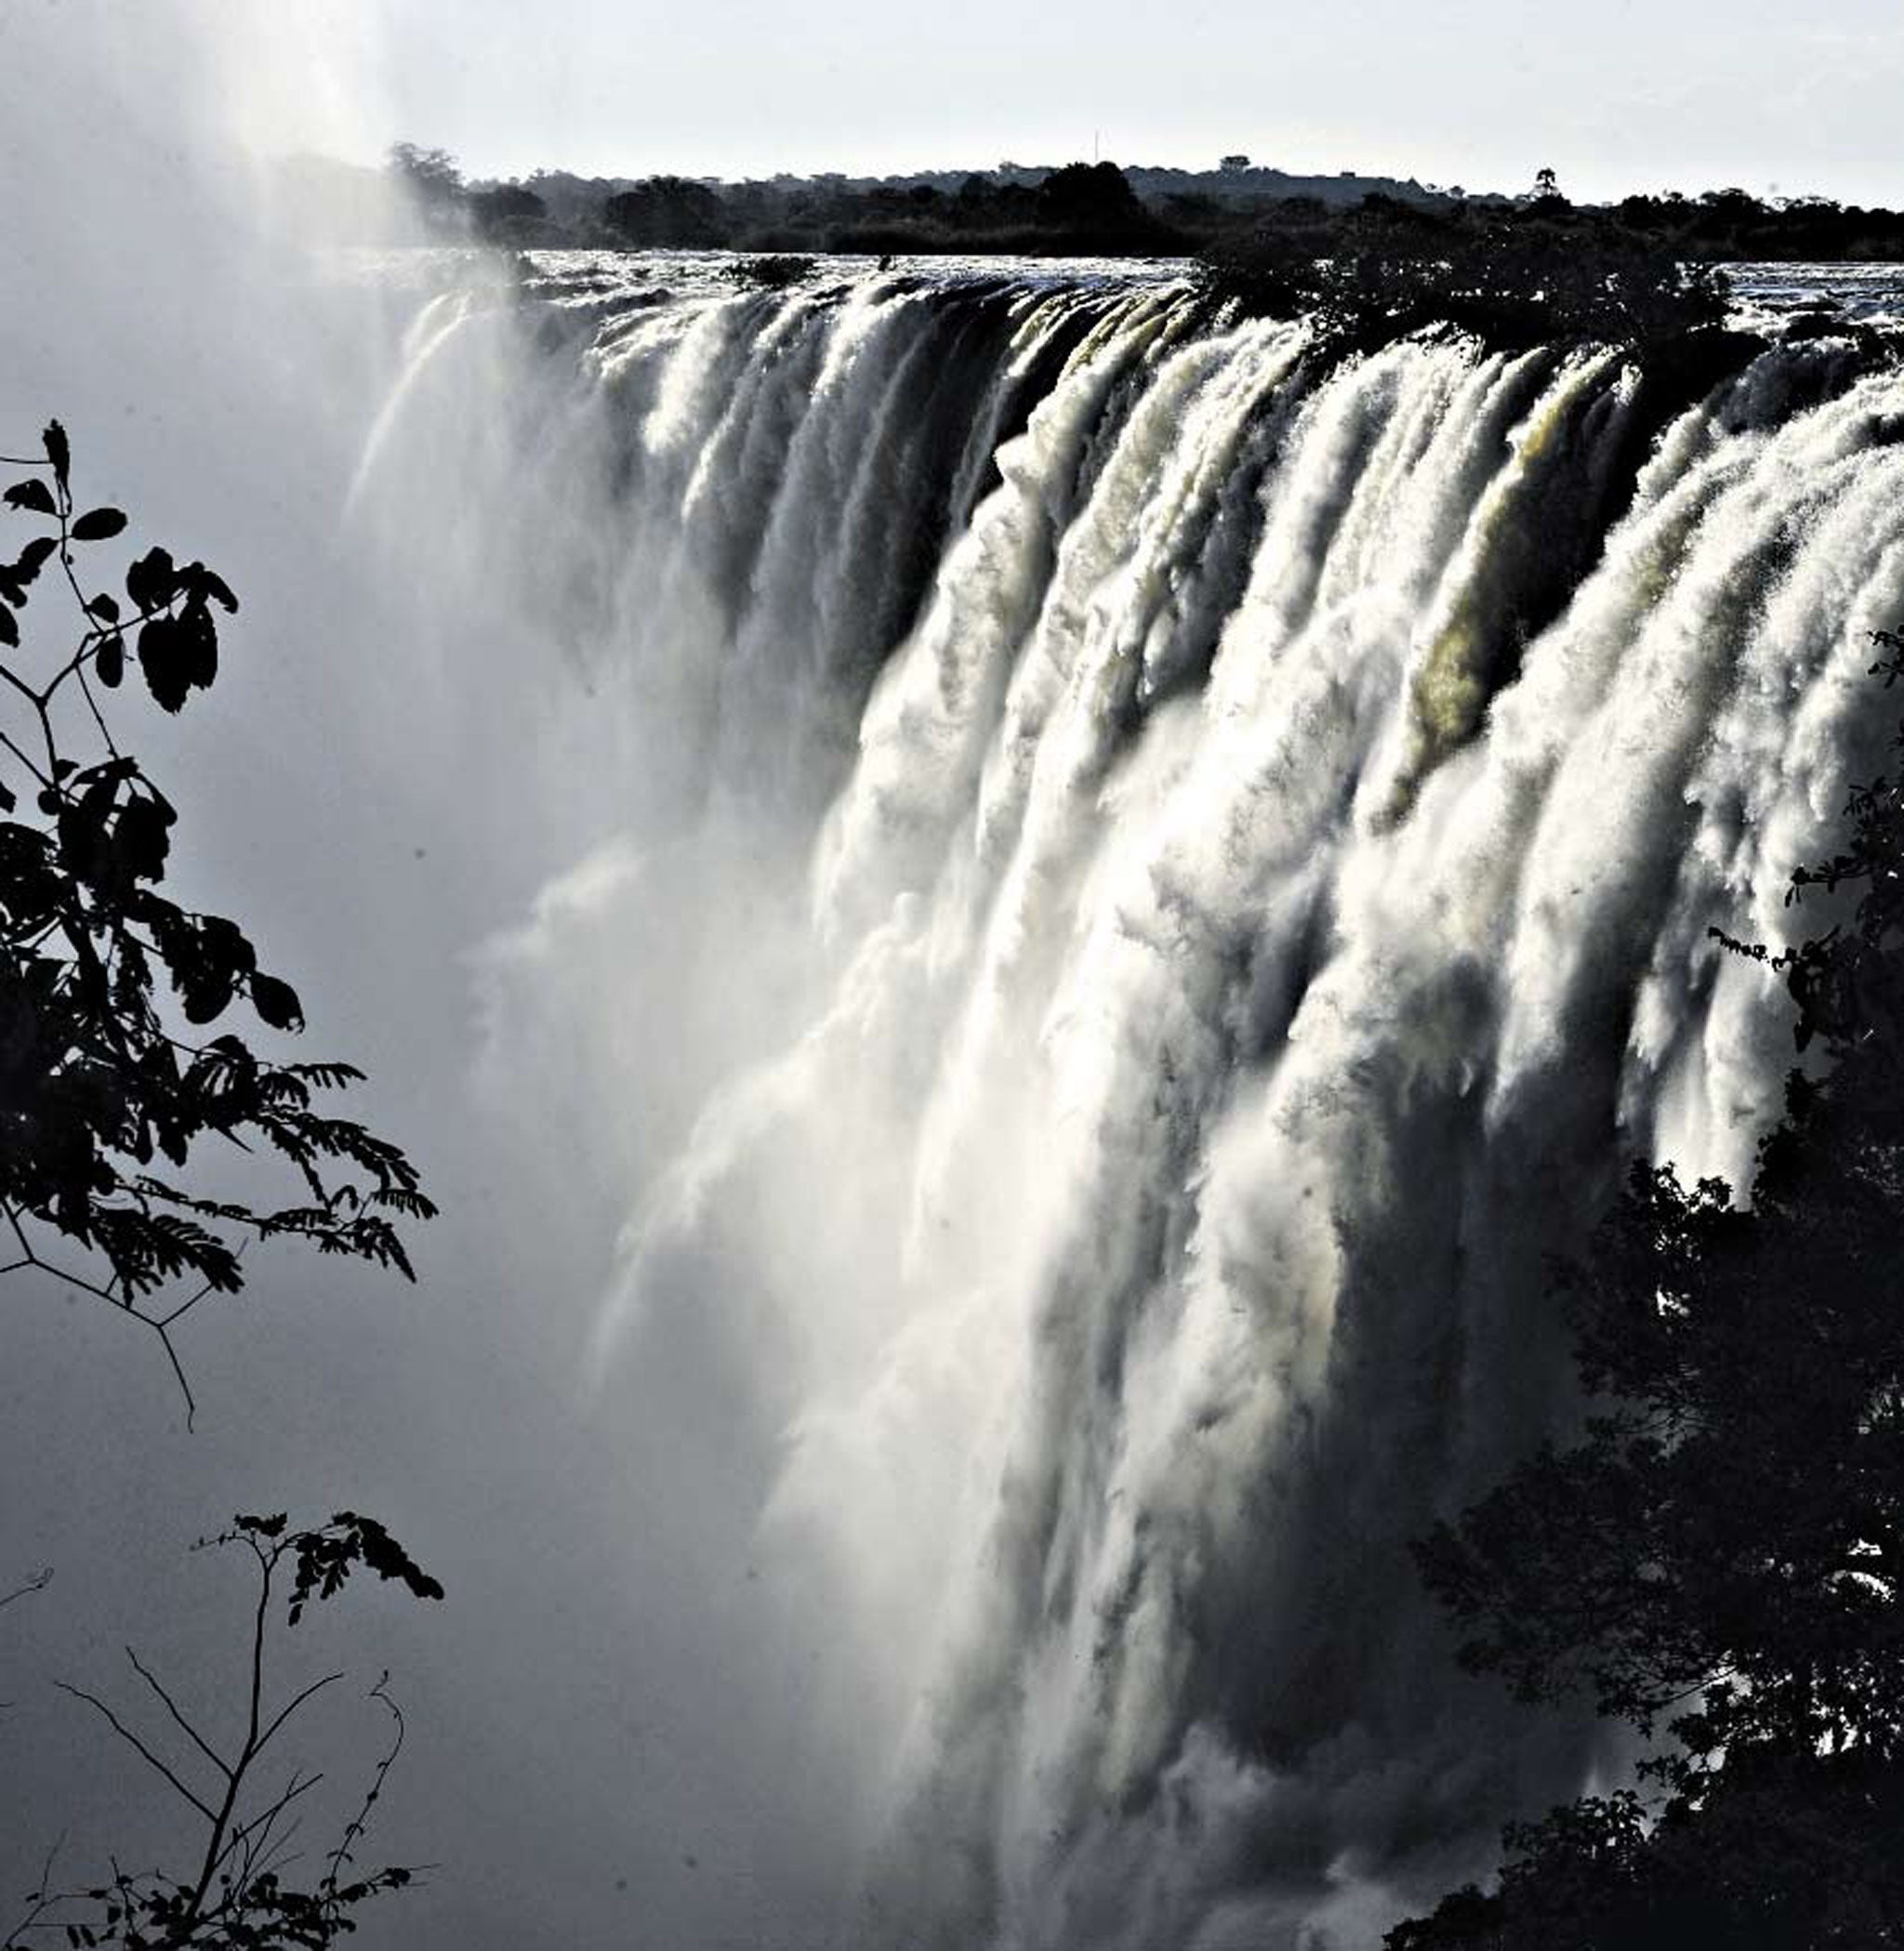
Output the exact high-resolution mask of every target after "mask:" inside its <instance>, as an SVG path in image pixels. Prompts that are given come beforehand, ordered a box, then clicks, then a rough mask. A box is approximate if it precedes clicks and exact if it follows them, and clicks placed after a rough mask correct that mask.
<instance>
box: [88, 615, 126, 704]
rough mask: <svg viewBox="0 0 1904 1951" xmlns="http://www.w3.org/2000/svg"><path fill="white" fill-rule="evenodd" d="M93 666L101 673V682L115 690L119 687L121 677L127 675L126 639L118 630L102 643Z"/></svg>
mask: <svg viewBox="0 0 1904 1951" xmlns="http://www.w3.org/2000/svg"><path fill="white" fill-rule="evenodd" d="M93 668H94V669H95V670H96V671H97V672H98V673H99V682H100V683H101V684H103V685H105V686H107V688H108V689H110V690H113V691H116V690H117V689H118V688H119V682H120V679H123V678H124V677H125V675H126V639H125V638H123V637H121V636H120V635H119V633H118V632H117V631H116V630H115V631H114V632H113V633H112V636H110V637H108V638H106V639H104V640H103V641H102V642H101V643H100V645H99V653H98V655H97V656H95V657H94V659H93Z"/></svg>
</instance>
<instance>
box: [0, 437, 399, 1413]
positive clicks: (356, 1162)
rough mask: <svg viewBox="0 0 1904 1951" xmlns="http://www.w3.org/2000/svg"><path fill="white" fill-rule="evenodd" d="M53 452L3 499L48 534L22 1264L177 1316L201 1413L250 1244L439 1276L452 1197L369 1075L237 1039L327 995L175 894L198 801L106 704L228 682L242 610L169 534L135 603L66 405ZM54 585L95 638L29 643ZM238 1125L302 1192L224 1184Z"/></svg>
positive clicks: (7, 1047) (16, 1142)
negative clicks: (437, 1257) (134, 745)
mask: <svg viewBox="0 0 1904 1951" xmlns="http://www.w3.org/2000/svg"><path fill="white" fill-rule="evenodd" d="M44 450H45V451H44V455H43V456H42V457H41V458H38V459H31V460H13V461H11V462H10V465H13V466H16V467H21V468H27V469H28V470H30V471H28V473H27V474H26V475H25V477H24V478H23V479H21V480H19V481H15V482H14V483H13V484H12V485H11V486H10V487H8V488H7V490H6V492H5V494H4V496H0V501H4V506H5V508H6V509H7V511H8V512H9V513H10V514H11V515H12V516H13V517H14V518H15V519H16V520H19V521H25V522H26V523H28V524H30V525H31V527H32V528H33V531H34V533H33V534H31V535H30V536H28V537H27V538H26V539H25V541H24V542H23V544H22V546H21V547H20V550H19V553H18V554H17V555H14V556H13V557H11V559H10V560H7V559H5V558H0V711H4V716H0V815H6V816H7V817H4V818H0V1227H4V1230H5V1232H6V1233H7V1236H8V1240H9V1244H10V1247H11V1249H12V1251H11V1255H10V1257H9V1258H7V1259H6V1260H5V1261H4V1262H0V1271H4V1272H18V1271H20V1270H24V1269H27V1268H44V1269H46V1270H47V1271H49V1272H54V1273H56V1274H58V1275H59V1276H60V1277H61V1278H62V1279H64V1280H66V1281H68V1282H70V1283H71V1284H72V1285H73V1286H75V1287H79V1288H83V1289H85V1290H86V1291H87V1292H89V1293H92V1294H96V1295H98V1296H99V1298H102V1299H104V1300H106V1301H108V1302H110V1303H111V1304H112V1306H114V1307H116V1308H118V1309H119V1310H121V1311H122V1312H124V1313H125V1314H126V1315H127V1316H128V1317H130V1318H133V1319H136V1320H138V1321H139V1322H141V1323H143V1324H144V1325H146V1326H148V1327H150V1328H152V1329H153V1330H154V1331H155V1332H156V1333H157V1334H158V1336H159V1338H161V1340H162V1341H163V1342H164V1344H165V1350H166V1352H167V1354H168V1356H170V1358H171V1360H172V1364H173V1367H174V1369H175V1371H177V1372H178V1373H179V1383H180V1386H181V1387H185V1388H186V1397H187V1402H188V1406H189V1405H190V1401H191V1391H190V1389H189V1387H186V1385H185V1378H184V1374H183V1372H182V1370H181V1369H179V1363H178V1358H177V1354H176V1351H174V1350H173V1345H172V1341H171V1338H170V1329H171V1327H172V1325H174V1324H175V1323H176V1322H177V1321H178V1320H179V1317H180V1316H181V1315H182V1314H183V1313H184V1312H186V1311H187V1310H188V1309H189V1308H191V1307H192V1306H193V1305H194V1304H195V1303H196V1302H197V1301H198V1300H199V1299H200V1298H203V1297H204V1296H205V1295H206V1294H209V1293H214V1292H223V1293H231V1292H235V1291H236V1290H237V1289H238V1288H239V1287H241V1286H242V1285H243V1284H244V1270H243V1268H242V1265H241V1263H240V1254H241V1252H242V1250H243V1248H244V1246H245V1242H246V1241H247V1240H255V1239H270V1238H273V1237H280V1236H282V1237H286V1238H293V1239H299V1240H303V1241H305V1242H307V1243H308V1244H310V1245H311V1246H315V1247H316V1248H317V1249H318V1250H319V1251H320V1252H324V1253H332V1254H347V1255H354V1256H356V1257H358V1258H360V1259H367V1260H372V1261H375V1262H377V1263H380V1264H382V1265H385V1266H390V1267H394V1268H395V1269H396V1270H397V1271H399V1272H402V1273H403V1274H405V1275H406V1276H412V1277H414V1276H413V1275H412V1269H411V1266H410V1261H409V1259H408V1257H407V1255H406V1254H405V1251H404V1248H403V1241H402V1239H401V1237H400V1234H399V1232H398V1221H400V1220H401V1219H406V1218H407V1219H426V1218H428V1217H430V1214H431V1213H432V1212H433V1211H434V1210H435V1208H434V1207H433V1206H432V1205H431V1204H430V1200H429V1199H428V1198H427V1197H426V1196H425V1194H424V1193H423V1191H422V1189H421V1185H420V1181H419V1179H418V1175H417V1170H416V1168H415V1167H413V1166H412V1165H411V1163H410V1161H409V1160H408V1159H407V1158H406V1157H405V1156H404V1154H403V1153H402V1152H401V1151H400V1150H399V1149H398V1148H397V1147H396V1146H395V1145H393V1144H392V1143H390V1141H389V1140H387V1139H383V1138H380V1137H378V1136H377V1135H376V1134H374V1133H373V1132H371V1131H369V1130H367V1129H366V1128H365V1127H364V1126H362V1125H359V1124H356V1123H353V1122H351V1121H350V1120H348V1119H344V1118H338V1117H334V1116H331V1115H329V1114H326V1113H325V1112H324V1111H322V1110H320V1109H319V1105H318V1101H319V1098H320V1095H321V1094H322V1093H324V1092H328V1091H334V1090H337V1089H341V1088H344V1087H346V1086H348V1085H350V1084H351V1083H353V1082H355V1081H357V1080H358V1078H359V1077H360V1075H361V1073H359V1072H358V1071H356V1070H355V1069H353V1068H352V1067H351V1066H350V1064H348V1063H338V1062H289V1063H287V1062H279V1061H275V1060H273V1059H272V1058H271V1057H269V1056H265V1055H261V1054H260V1053H259V1052H258V1050H256V1049H254V1048H252V1047H251V1045H250V1044H248V1043H247V1042H246V1041H245V1038H244V1036H242V1035H239V1034H238V1033H237V1032H236V1031H235V1030H233V1029H231V1028H223V1029H220V1030H218V1032H217V1034H213V1026H214V1025H217V1024H219V1023H221V1022H229V1021H230V1015H231V1011H232V1010H233V1009H234V1008H236V1007H238V1006H239V1005H241V1004H242V1005H244V1006H245V1007H246V1008H249V1010H250V1012H251V1014H252V1015H253V1016H254V1017H255V1018H256V1019H257V1021H258V1023H259V1024H261V1025H262V1026H263V1027H264V1028H265V1029H266V1030H268V1031H273V1032H295V1031H298V1030H300V1029H301V1028H302V1027H303V1009H302V1006H301V1005H300V1003H299V1001H298V995H297V992H296V991H295V990H294V989H293V988H292V987H291V985H290V984H289V983H288V982H285V981H284V979H283V978H282V977H281V976H278V975H276V974H274V973H271V972H270V971H269V970H267V969H265V968H264V967H262V966H261V964H260V961H259V957H258V952H257V950H256V949H255V948H254V946H253V945H252V943H251V942H250V940H249V939H248V938H247V937H246V935H245V931H244V929H241V928H240V927H239V926H238V924H237V923H235V922H233V921H231V920H229V919H227V918H225V917H224V916H218V915H210V914H204V913H199V912H196V911H193V910H191V909H188V908H186V907H183V906H181V905H180V904H179V903H177V902H174V901H171V900H168V899H167V898H166V897H165V895H164V894H162V893H161V892H160V891H159V890H160V887H161V885H162V884H163V882H164V881H165V875H166V871H167V867H168V865H169V863H170V860H171V850H172V835H173V830H174V828H175V826H176V824H177V823H178V814H177V812H176V811H175V809H174V808H173V805H172V803H171V801H170V800H169V799H168V798H166V797H165V794H164V793H163V792H162V791H161V790H160V789H159V787H158V786H157V785H156V784H154V783H153V781H152V779H151V777H150V776H149V775H148V774H147V772H146V771H145V770H144V768H143V766H142V765H141V764H140V762H139V759H138V758H135V757H134V756H132V755H131V754H130V753H129V752H127V751H126V750H125V749H123V747H122V745H121V744H120V741H119V738H118V736H117V735H115V733H114V732H113V730H112V725H111V723H110V722H109V720H108V718H107V715H106V708H105V707H106V704H107V702H108V700H107V694H108V693H113V692H119V691H120V690H121V689H122V687H124V686H125V684H126V679H127V677H128V674H129V673H130V672H131V671H132V670H133V669H134V668H135V666H136V669H137V672H138V675H139V678H140V679H142V681H143V684H144V688H145V690H146V691H147V692H148V693H149V694H150V696H151V698H152V702H153V703H155V704H156V705H158V706H159V707H160V708H161V709H162V710H164V711H166V712H178V711H179V710H181V709H183V707H184V706H185V705H187V703H189V701H190V700H191V698H192V695H193V694H194V693H195V692H200V691H203V690H205V689H206V688H207V687H208V686H210V685H211V684H212V683H213V682H214V680H215V679H216V678H217V676H218V653H219V639H218V616H219V614H220V613H223V614H225V615H228V616H229V615H230V614H231V613H235V611H236V610H237V607H238V600H237V598H236V597H235V596H234V595H233V593H232V592H231V588H230V587H229V586H228V585H227V584H226V583H225V581H224V579H223V578H222V577H221V576H219V575H218V573H217V572H216V571H214V570H211V569H209V568H207V567H206V566H205V564H204V563H203V562H199V561H187V562H182V563H181V562H179V561H177V560H175V559H174V558H173V556H172V555H171V553H170V552H169V551H168V550H166V549H165V548H163V547H150V548H147V549H146V550H144V552H143V553H141V554H139V555H138V556H136V557H134V558H133V559H132V560H131V561H130V562H129V563H128V564H127V565H126V567H125V568H124V571H123V575H122V576H121V578H120V586H121V587H122V588H123V590H124V600H121V598H120V597H119V596H117V595H115V594H113V593H112V590H111V589H109V588H107V587H104V582H103V579H102V578H101V577H99V575H98V574H97V573H95V571H94V568H93V565H94V563H95V562H96V561H97V560H98V553H97V551H98V549H99V545H101V544H105V543H108V542H112V541H113V540H114V539H115V538H117V537H119V536H120V535H122V534H124V533H125V531H126V516H125V515H124V514H123V513H122V512H121V511H120V510H119V509H117V508H103V507H102V508H84V509H83V508H81V507H80V505H79V503H78V502H77V501H76V500H75V499H74V495H73V483H72V460H71V454H70V450H69V446H68V442H67V438H66V434H65V432H64V430H63V429H62V428H61V427H60V425H59V422H58V421H57V420H56V421H54V422H53V423H52V424H51V425H50V426H48V427H47V428H46V434H45V438H44ZM43 579H44V581H43ZM46 583H51V584H53V585H54V586H56V587H59V589H61V590H62V591H63V592H65V594H66V595H67V596H68V597H69V599H70V600H71V602H72V603H73V605H74V606H75V609H76V612H77V615H76V619H75V628H76V631H77V635H78V640H77V642H76V643H74V642H73V641H72V640H71V639H64V640H61V641H59V642H57V643H46V644H40V645H35V646H33V648H31V649H29V648H28V647H27V645H26V643H25V641H24V639H23V637H22V625H21V617H22V613H23V612H24V611H25V610H26V608H27V606H28V604H29V602H30V600H33V597H34V596H35V594H36V593H38V592H39V591H41V590H42V589H43V588H44V587H46ZM213 1139H216V1140H225V1141H227V1142H229V1143H230V1144H231V1145H234V1146H236V1147H238V1148H240V1149H242V1150H245V1151H247V1152H253V1153H276V1154H277V1155H278V1157H279V1159H280V1160H281V1161H282V1162H283V1164H284V1167H285V1168H286V1169H287V1171H288V1173H289V1175H290V1178H291V1180H292V1182H293V1183H294V1184H295V1185H296V1187H297V1189H298V1196H297V1197H295V1198H294V1199H293V1200H292V1201H291V1202H290V1203H287V1204H283V1205H255V1204H252V1203H250V1202H249V1201H248V1200H247V1199H244V1198H238V1197H232V1196H229V1195H227V1194H225V1193H220V1192H219V1191H218V1190H217V1189H216V1188H215V1186H214V1183H213V1181H212V1180H211V1179H210V1177H209V1176H208V1174H207V1173H206V1172H205V1169H204V1168H203V1163H202V1157H201V1149H200V1148H201V1146H202V1141H204V1140H213ZM181 1286H182V1287H189V1288H190V1289H191V1291H190V1292H180V1291H179V1290H180V1288H181ZM160 1297H166V1298H164V1299H161V1298H160Z"/></svg>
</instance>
